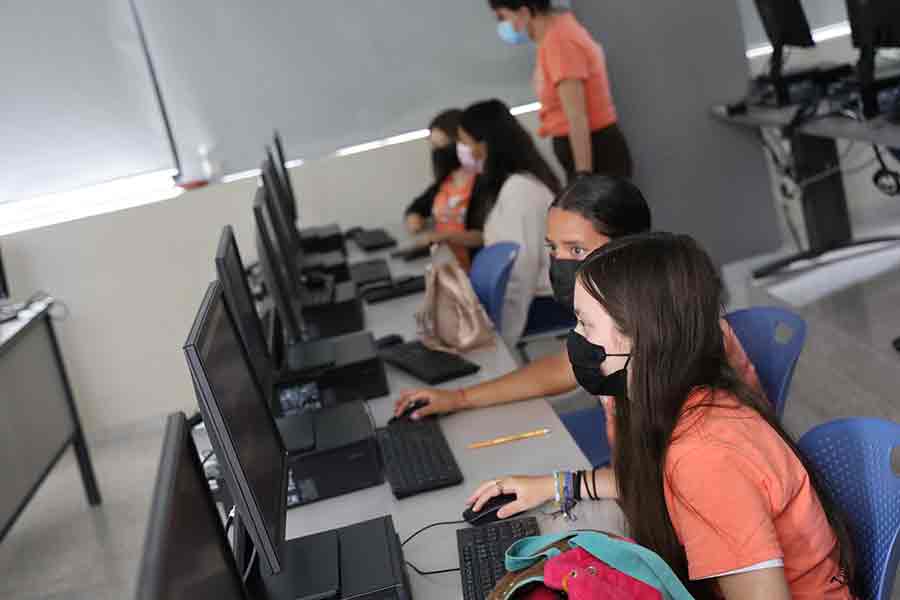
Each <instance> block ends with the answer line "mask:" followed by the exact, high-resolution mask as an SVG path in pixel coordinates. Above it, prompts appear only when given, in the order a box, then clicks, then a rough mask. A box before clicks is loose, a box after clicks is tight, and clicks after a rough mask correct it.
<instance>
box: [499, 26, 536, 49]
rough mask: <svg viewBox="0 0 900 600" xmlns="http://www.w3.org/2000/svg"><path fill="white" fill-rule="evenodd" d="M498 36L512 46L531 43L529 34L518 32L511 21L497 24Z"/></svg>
mask: <svg viewBox="0 0 900 600" xmlns="http://www.w3.org/2000/svg"><path fill="white" fill-rule="evenodd" d="M497 35H499V36H500V39H501V40H503V41H504V42H506V43H507V44H510V45H512V46H518V45H520V44H525V43H527V42H529V41H530V39H529V37H528V34H527V33H525V32H522V31H516V28H515V27H513V24H512V23H510V22H509V21H500V22H499V23H497Z"/></svg>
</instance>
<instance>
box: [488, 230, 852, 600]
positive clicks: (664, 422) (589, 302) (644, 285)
mask: <svg viewBox="0 0 900 600" xmlns="http://www.w3.org/2000/svg"><path fill="white" fill-rule="evenodd" d="M721 307H722V284H721V281H720V278H719V275H718V272H717V270H716V268H715V266H714V265H713V263H712V260H710V258H709V256H708V255H707V254H706V253H705V252H704V251H703V250H702V249H701V248H700V247H699V245H698V244H697V243H696V242H695V241H694V240H693V239H691V238H689V237H688V236H679V235H673V234H664V233H658V234H642V235H637V236H631V237H626V238H622V239H619V240H615V241H613V242H611V243H609V244H607V245H606V246H604V247H603V248H601V249H599V250H597V251H595V252H594V253H593V254H592V255H591V256H589V257H588V258H587V259H586V260H585V261H584V263H583V264H582V265H581V268H580V269H579V273H578V277H577V284H576V288H575V310H576V313H577V316H578V326H577V328H576V329H575V331H573V332H572V333H571V334H570V335H569V339H568V340H567V347H568V353H569V359H570V361H571V364H572V369H573V371H574V374H575V377H576V378H577V379H578V382H579V384H580V385H581V386H582V387H584V388H585V389H586V390H588V391H589V392H590V393H592V394H594V395H610V396H614V397H615V398H616V403H615V415H614V426H615V431H616V436H615V438H616V441H615V445H614V448H613V465H614V468H613V471H610V472H606V473H605V474H604V476H603V477H602V481H599V482H598V484H597V485H596V486H592V485H591V478H590V477H581V478H580V480H581V482H582V484H581V486H580V487H581V489H580V490H579V491H580V492H581V494H580V496H581V497H583V498H588V497H595V496H599V497H607V498H617V499H618V500H619V503H620V506H621V507H622V511H623V512H624V513H625V517H626V518H627V521H628V533H629V535H630V536H631V537H632V538H634V539H635V540H636V541H637V542H638V543H639V544H642V545H643V546H646V547H648V548H650V549H651V550H653V551H655V552H656V553H657V554H659V555H660V556H661V557H662V558H663V559H665V560H666V562H668V564H669V565H670V566H671V567H672V568H673V570H674V571H675V572H676V573H677V574H678V575H679V577H680V578H681V579H682V581H683V582H684V583H685V585H686V586H687V587H688V589H689V590H690V591H691V593H692V594H693V595H694V596H695V597H696V598H698V599H699V600H704V599H717V598H725V599H726V600H735V599H745V598H760V599H762V598H765V599H767V600H789V599H791V598H793V599H795V600H796V599H803V600H806V599H808V600H812V599H816V600H822V599H825V600H849V599H851V598H853V593H854V592H855V590H854V588H855V585H856V584H855V581H856V579H855V577H854V565H853V554H852V548H851V543H850V538H849V535H848V532H847V529H846V527H845V525H844V521H843V519H842V518H841V516H840V514H839V512H838V510H837V509H836V507H835V506H834V504H833V503H832V502H831V500H830V498H829V496H828V494H827V492H826V490H825V488H824V487H823V486H822V484H821V482H820V479H819V478H818V476H817V475H816V473H815V471H814V470H813V469H812V468H810V467H809V465H808V463H807V461H806V460H805V459H804V457H803V456H802V454H801V453H800V451H799V450H798V449H797V446H796V445H795V444H794V442H793V441H792V440H791V438H790V436H789V435H788V434H787V433H786V432H785V430H784V428H783V427H782V426H781V425H780V424H779V423H778V421H777V420H776V417H775V415H774V413H773V410H772V408H771V405H770V404H769V403H768V402H766V401H765V400H764V399H763V398H762V397H761V396H760V395H759V394H758V393H756V392H755V391H754V390H753V389H752V388H750V387H748V386H747V385H746V384H745V383H744V382H743V381H742V379H741V378H740V377H739V376H738V375H737V374H736V373H735V371H734V370H733V369H732V367H731V366H730V365H729V362H728V359H727V356H726V352H725V343H724V339H723V334H722V328H721V325H720V318H721ZM560 477H566V474H564V473H563V474H555V475H553V476H545V477H504V478H501V479H498V480H495V481H490V482H487V483H485V484H483V485H482V486H481V487H479V488H478V490H476V492H475V493H474V494H473V496H472V497H471V499H470V502H472V503H473V504H474V508H475V510H476V511H477V510H479V509H480V508H481V506H482V505H483V504H484V502H485V501H486V500H487V499H489V498H491V497H493V496H496V495H497V494H500V493H512V494H515V495H516V497H517V499H516V501H514V502H513V503H511V504H508V505H507V506H505V507H504V508H503V509H501V511H500V513H499V516H501V517H508V516H510V515H512V514H515V513H517V512H520V511H523V510H527V509H530V508H533V507H535V506H538V505H539V504H542V503H544V502H546V501H549V500H552V499H554V497H555V492H554V490H555V488H556V485H557V481H558V479H559V478H560ZM569 480H571V481H577V480H579V478H578V477H571V478H570V479H567V481H569Z"/></svg>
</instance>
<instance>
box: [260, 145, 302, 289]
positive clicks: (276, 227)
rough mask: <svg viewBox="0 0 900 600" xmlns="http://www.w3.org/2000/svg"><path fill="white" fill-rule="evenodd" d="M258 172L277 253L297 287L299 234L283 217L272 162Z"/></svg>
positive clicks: (282, 201) (299, 265) (298, 277)
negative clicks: (264, 190) (263, 189)
mask: <svg viewBox="0 0 900 600" xmlns="http://www.w3.org/2000/svg"><path fill="white" fill-rule="evenodd" d="M260 171H261V173H262V175H261V178H262V184H263V187H264V188H266V195H265V196H264V201H265V202H264V204H263V208H265V210H266V211H268V216H269V219H270V221H271V223H272V227H273V231H274V233H275V237H274V241H275V243H276V244H277V246H278V251H279V253H280V254H281V255H282V256H283V257H284V258H285V261H286V262H285V266H286V268H288V269H290V270H291V272H292V274H293V279H294V283H295V284H297V285H299V281H300V275H299V274H300V271H301V269H302V263H303V247H302V242H301V239H300V232H299V231H297V227H296V225H295V224H294V223H292V222H291V221H290V220H289V219H288V217H287V216H286V215H285V210H284V204H285V202H284V200H283V199H282V198H283V193H282V190H281V185H280V183H279V178H278V174H277V173H276V171H275V167H274V166H273V164H272V161H271V160H269V159H266V160H264V161H263V163H262V167H261V169H260Z"/></svg>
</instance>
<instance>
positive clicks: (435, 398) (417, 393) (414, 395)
mask: <svg viewBox="0 0 900 600" xmlns="http://www.w3.org/2000/svg"><path fill="white" fill-rule="evenodd" d="M419 400H423V401H425V402H427V404H426V405H425V406H422V407H421V408H419V409H416V410H415V411H414V412H413V413H412V414H411V415H410V419H412V420H413V421H416V420H418V419H421V418H423V417H427V416H429V415H442V414H446V413H452V412H456V411H457V410H459V409H461V408H462V406H461V403H462V392H461V391H460V390H439V389H434V388H421V389H417V390H403V391H402V392H400V397H399V398H397V401H396V402H395V403H394V415H395V416H400V415H401V414H403V411H405V410H406V407H407V406H409V405H410V404H412V403H413V402H416V401H419Z"/></svg>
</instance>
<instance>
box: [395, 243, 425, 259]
mask: <svg viewBox="0 0 900 600" xmlns="http://www.w3.org/2000/svg"><path fill="white" fill-rule="evenodd" d="M426 256H431V249H430V247H429V246H428V245H424V246H408V247H406V248H401V249H399V250H394V251H393V252H391V258H400V259H403V260H405V261H407V262H409V261H411V260H416V259H419V258H425V257H426Z"/></svg>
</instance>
